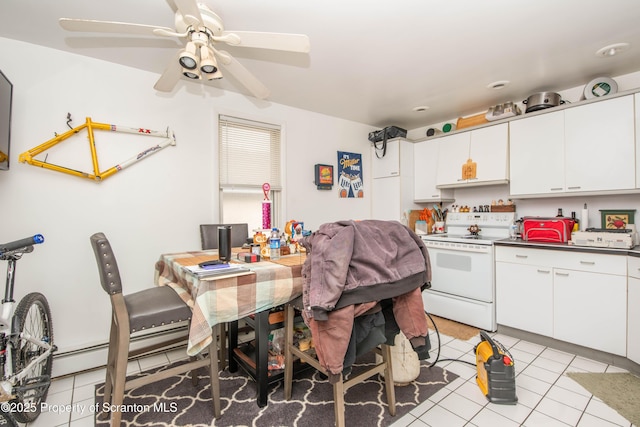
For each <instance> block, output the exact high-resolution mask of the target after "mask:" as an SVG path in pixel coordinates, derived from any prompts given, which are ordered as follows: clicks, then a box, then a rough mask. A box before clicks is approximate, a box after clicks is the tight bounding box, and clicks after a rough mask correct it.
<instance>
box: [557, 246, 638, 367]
mask: <svg viewBox="0 0 640 427" xmlns="http://www.w3.org/2000/svg"><path fill="white" fill-rule="evenodd" d="M605 256H606V255H605ZM622 258H623V257H622ZM553 302H554V305H553V337H554V338H556V339H559V340H562V341H567V342H571V343H574V344H579V345H582V346H585V347H589V348H595V349H598V350H602V351H606V352H608V353H612V354H618V355H620V356H626V352H627V351H626V341H627V328H626V324H627V316H626V311H627V278H626V276H614V275H610V274H601V273H588V272H584V271H574V270H564V269H559V268H558V269H554V272H553Z"/></svg>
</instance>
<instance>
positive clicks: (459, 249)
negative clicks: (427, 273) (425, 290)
mask: <svg viewBox="0 0 640 427" xmlns="http://www.w3.org/2000/svg"><path fill="white" fill-rule="evenodd" d="M425 245H426V246H427V249H428V251H429V258H430V260H431V289H430V290H431V291H437V292H442V293H445V294H451V295H456V296H460V297H463V298H470V299H474V300H478V301H484V302H493V298H494V291H493V246H491V245H478V244H467V243H453V242H444V241H439V242H428V241H425Z"/></svg>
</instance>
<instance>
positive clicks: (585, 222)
mask: <svg viewBox="0 0 640 427" xmlns="http://www.w3.org/2000/svg"><path fill="white" fill-rule="evenodd" d="M588 227H589V209H587V204H586V203H585V204H584V209H582V214H581V215H580V231H585V230H586V229H587V228H588Z"/></svg>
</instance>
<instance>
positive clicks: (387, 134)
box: [369, 126, 407, 143]
mask: <svg viewBox="0 0 640 427" xmlns="http://www.w3.org/2000/svg"><path fill="white" fill-rule="evenodd" d="M406 136H407V131H406V129H402V128H399V127H398V126H387V127H386V128H384V129H380V130H375V131H373V132H369V141H371V142H374V143H375V142H380V141H386V140H388V139H393V138H405V137H406Z"/></svg>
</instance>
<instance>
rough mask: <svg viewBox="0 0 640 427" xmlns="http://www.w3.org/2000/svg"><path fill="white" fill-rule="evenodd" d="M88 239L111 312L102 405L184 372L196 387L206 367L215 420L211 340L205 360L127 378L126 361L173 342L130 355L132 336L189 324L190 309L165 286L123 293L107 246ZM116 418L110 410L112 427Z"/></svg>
mask: <svg viewBox="0 0 640 427" xmlns="http://www.w3.org/2000/svg"><path fill="white" fill-rule="evenodd" d="M90 241H91V246H92V247H93V251H94V253H95V257H96V261H97V264H98V271H99V273H100V282H101V284H102V288H103V289H104V291H105V292H106V293H107V294H108V295H109V297H110V299H111V308H112V311H111V332H110V335H109V351H108V356H107V374H106V380H105V385H104V402H105V403H109V404H110V405H111V406H113V407H119V406H120V405H122V402H123V400H124V393H125V391H127V390H131V389H134V388H138V387H141V386H143V385H147V384H150V383H153V382H157V381H160V380H163V379H166V378H169V377H172V376H174V375H178V374H183V373H185V372H191V375H192V380H193V382H194V385H196V383H197V376H196V374H195V372H194V371H195V370H196V369H198V368H201V367H204V366H208V367H209V373H210V379H211V397H212V403H213V412H214V416H215V418H219V417H220V383H219V378H218V353H217V348H216V347H217V343H216V339H213V341H212V343H211V345H210V346H209V351H208V354H207V355H206V356H200V357H192V358H190V359H185V363H181V364H177V365H175V366H173V367H171V368H169V369H165V370H160V371H157V372H155V373H153V374H150V375H146V376H141V377H137V378H134V379H130V380H127V378H126V376H127V362H128V360H129V358H131V357H134V356H139V355H142V354H147V353H150V352H151V351H154V350H159V349H162V348H166V347H167V346H168V345H174V344H175V343H176V341H177V340H176V339H171V340H169V341H165V342H161V343H157V344H152V345H149V346H146V347H144V348H140V349H136V350H134V351H131V349H130V346H129V344H130V340H131V335H133V334H136V333H140V332H143V331H147V330H149V329H152V328H156V327H160V326H164V325H170V324H172V323H179V322H183V321H189V320H190V319H191V316H192V311H191V308H189V306H188V305H187V304H186V303H185V302H184V301H183V300H182V298H180V296H178V294H177V293H176V292H175V291H174V290H173V289H172V288H171V287H169V286H156V287H153V288H148V289H143V290H142V291H138V292H134V293H131V294H128V295H123V294H122V280H121V277H120V271H119V270H118V264H117V262H116V258H115V255H114V253H113V250H112V248H111V244H110V243H109V241H108V240H107V238H106V237H105V235H104V233H96V234H94V235H92V236H91V238H90ZM216 329H217V328H216ZM216 335H217V334H216ZM214 337H215V335H214ZM186 338H187V336H184V337H181V340H184V339H186ZM185 354H186V352H185ZM121 415H122V414H121V412H119V411H113V412H111V426H114V427H115V426H120V420H121Z"/></svg>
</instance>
